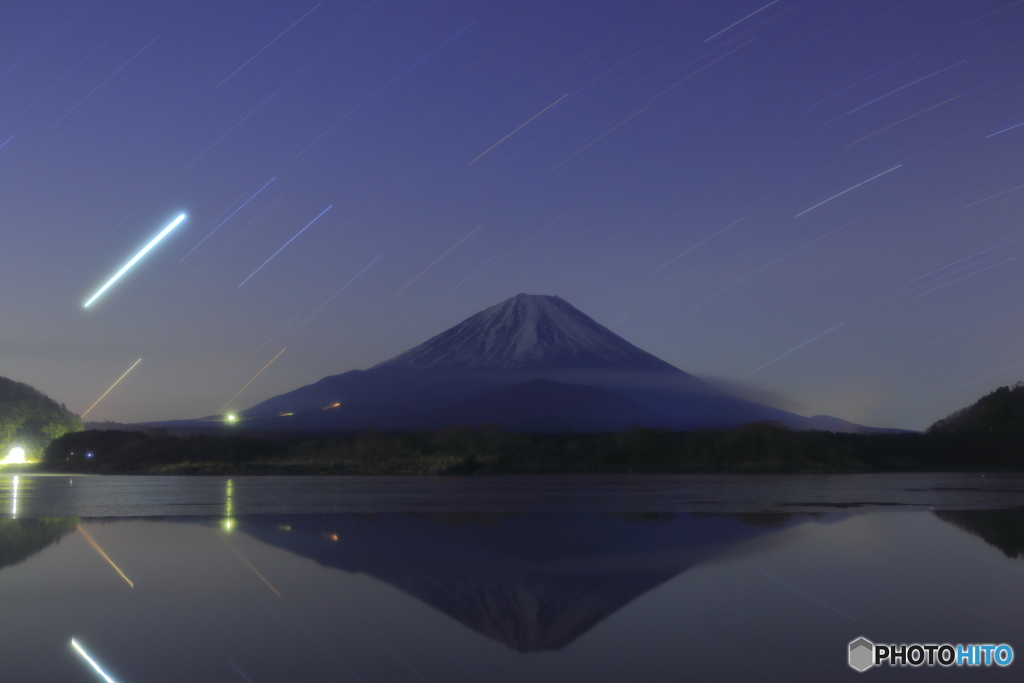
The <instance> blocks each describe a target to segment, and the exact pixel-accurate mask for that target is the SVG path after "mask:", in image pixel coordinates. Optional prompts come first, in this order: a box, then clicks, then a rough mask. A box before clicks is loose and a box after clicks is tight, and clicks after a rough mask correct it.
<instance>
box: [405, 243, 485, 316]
mask: <svg viewBox="0 0 1024 683" xmlns="http://www.w3.org/2000/svg"><path fill="white" fill-rule="evenodd" d="M482 227H484V226H482V225H478V226H477V227H476V230H474V231H473V232H471V233H469V234H468V235H466V236H465V237H463V238H462V239H461V240H459V241H458V242H456V243H455V244H454V245H453V246H452V248H451V249H449V250H448V251H446V252H444V253H443V254H441V255H440V256H438V257H437V260H436V261H434V262H433V263H431V264H430V265H429V266H427V267H426V268H424V269H423V270H422V271H421V272H420V274H419V275H417V276H416V277H414V278H413V279H411V280H409V282H407V283H406V285H405V287H402V288H401V289H400V290H398V291H397V292H395V296H398V295H399V294H401V293H402V292H404V291H405V290H406V289H408V288H409V285H411V284H412V283H414V282H416V281H417V280H419V279H420V278H421V277H423V275H424V274H425V273H426V272H427V271H428V270H430V269H431V268H433V267H434V266H436V265H437V264H438V263H439V262H440V261H441V259H443V258H444V257H445V256H447V255H448V254H450V253H452V252H453V251H455V248H456V247H458V246H459V245H460V244H462V243H463V242H465V241H466V240H468V239H469V238H470V237H472V236H473V235H475V234H476V231H477V230H479V229H480V228H482ZM395 296H393V297H391V298H392V299H394V298H395Z"/></svg>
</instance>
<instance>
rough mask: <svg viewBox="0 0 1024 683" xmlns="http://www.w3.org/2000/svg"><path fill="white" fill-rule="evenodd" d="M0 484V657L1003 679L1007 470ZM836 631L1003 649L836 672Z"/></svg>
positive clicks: (62, 677) (365, 669) (186, 668)
mask: <svg viewBox="0 0 1024 683" xmlns="http://www.w3.org/2000/svg"><path fill="white" fill-rule="evenodd" d="M0 505H2V506H3V507H2V508H0V510H2V511H3V513H4V514H3V519H0V681H3V682H4V683H14V682H20V681H26V682H33V683H34V682H48V681H61V682H62V683H64V682H74V681H83V682H88V681H102V680H104V679H103V678H102V677H101V675H100V674H99V673H98V672H97V671H96V670H95V669H94V667H93V665H92V664H90V662H89V661H88V660H87V659H86V656H85V655H88V657H89V658H91V660H92V661H93V662H95V664H96V666H98V667H100V668H101V669H102V670H103V671H104V672H105V675H107V676H109V678H110V680H113V681H117V683H143V682H146V683H155V682H158V681H190V682H191V681H236V682H243V683H244V682H245V681H251V682H252V683H269V682H271V681H288V682H290V681H364V682H366V683H371V682H382V681H437V682H440V683H445V682H449V681H450V682H454V683H458V682H462V681H466V682H470V681H472V682H475V681H494V682H513V681H530V682H543V681H552V682H553V681H609V682H611V681H624V682H625V681H629V682H632V681H666V682H669V681H671V682H675V681H786V682H789V681H835V680H838V681H842V680H876V679H877V680H907V681H936V680H939V681H944V680H948V681H959V680H968V681H970V680H992V681H1007V680H1010V681H1013V680H1017V681H1024V560H1022V559H1021V557H1022V554H1024V479H1022V478H1021V477H1017V476H1010V475H1003V476H993V475H988V476H986V477H981V476H980V475H970V476H966V475H912V476H911V475H900V476H888V477H887V476H883V475H866V476H851V477H810V478H808V477H742V476H736V477H728V476H715V477H625V478H623V477H605V478H602V477H585V478H562V479H555V478H546V479H545V478H536V479H529V478H512V477H509V478H504V479H500V480H499V479H496V480H487V479H472V478H465V479H414V478H409V479H387V478H365V479H361V478H346V479H315V478H258V479H249V478H233V479H230V480H229V479H224V478H222V479H214V478H201V479H200V478H196V479H173V478H127V477H124V478H121V477H109V478H100V477H74V478H71V477H24V476H23V477H19V478H18V480H17V482H16V483H15V481H14V480H13V478H11V477H8V476H0ZM858 636H865V637H867V638H868V639H869V640H872V641H874V642H876V643H915V642H917V643H947V642H948V643H952V644H957V643H963V644H970V643H994V644H999V643H1007V644H1009V645H1011V646H1013V647H1014V648H1015V650H1016V651H1017V652H1018V654H1017V657H1018V660H1017V661H1014V662H1013V663H1012V664H1011V665H1010V666H1008V667H1005V668H999V667H995V666H992V667H950V668H942V667H937V666H936V667H927V666H922V667H920V668H895V669H891V668H887V667H882V668H878V667H876V668H872V669H870V670H868V671H867V672H865V673H862V674H861V673H857V672H855V671H854V670H852V669H851V668H849V666H848V665H847V646H848V643H850V641H852V640H854V639H855V638H857V637H858ZM72 639H75V643H76V644H77V645H78V648H80V649H76V648H75V647H73V646H72V644H71V643H72Z"/></svg>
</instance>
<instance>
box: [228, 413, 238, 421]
mask: <svg viewBox="0 0 1024 683" xmlns="http://www.w3.org/2000/svg"><path fill="white" fill-rule="evenodd" d="M226 419H227V421H228V422H234V421H235V420H237V419H238V416H237V415H235V414H234V413H231V414H230V415H228V416H227V418H226Z"/></svg>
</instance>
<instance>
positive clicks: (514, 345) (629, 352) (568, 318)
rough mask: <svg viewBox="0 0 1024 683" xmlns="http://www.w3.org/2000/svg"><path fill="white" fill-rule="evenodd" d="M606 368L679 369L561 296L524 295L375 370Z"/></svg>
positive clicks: (664, 370)
mask: <svg viewBox="0 0 1024 683" xmlns="http://www.w3.org/2000/svg"><path fill="white" fill-rule="evenodd" d="M393 367H402V368H407V369H410V370H434V371H446V372H456V371H466V370H536V369H550V368H558V369H562V370H565V369H604V370H609V369H611V370H617V369H629V370H649V371H654V372H667V373H678V372H682V371H681V370H679V369H678V368H676V367H674V366H672V365H669V364H668V363H666V362H665V361H663V360H661V359H660V358H657V357H656V356H653V355H651V354H649V353H647V352H646V351H644V350H642V349H639V348H637V347H636V346H634V345H632V344H630V343H629V342H628V341H626V340H625V339H623V338H622V337H620V336H619V335H617V334H615V333H614V332H612V331H611V330H609V329H608V328H606V327H604V326H603V325H599V324H598V323H596V322H595V321H594V320H593V319H592V318H590V317H589V316H587V315H586V314H584V313H582V312H581V311H579V310H578V309H576V308H575V307H573V306H571V305H569V304H568V303H566V302H565V301H564V300H563V299H561V298H560V297H557V296H531V295H529V294H519V295H517V296H514V297H512V298H511V299H506V300H505V301H503V302H501V303H500V304H497V305H495V306H491V307H490V308H487V309H484V310H482V311H480V312H479V313H477V314H476V315H474V316H471V317H469V318H467V319H466V320H463V321H462V322H461V323H459V324H458V325H456V326H455V327H452V328H449V329H448V330H446V331H444V332H442V333H441V334H439V335H437V336H436V337H433V338H432V339H429V340H427V341H426V342H424V343H422V344H420V345H419V346H416V347H414V348H412V349H409V350H408V351H406V352H405V353H402V354H399V355H398V356H395V357H394V358H392V359H390V360H386V361H384V362H383V363H379V364H377V365H376V366H374V368H393Z"/></svg>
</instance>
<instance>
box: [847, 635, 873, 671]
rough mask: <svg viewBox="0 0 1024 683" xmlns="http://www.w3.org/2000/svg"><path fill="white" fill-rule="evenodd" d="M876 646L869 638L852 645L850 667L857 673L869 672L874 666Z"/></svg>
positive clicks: (854, 642) (855, 641)
mask: <svg viewBox="0 0 1024 683" xmlns="http://www.w3.org/2000/svg"><path fill="white" fill-rule="evenodd" d="M874 655H875V644H874V643H872V642H871V641H870V640H868V639H867V638H863V637H862V638H858V639H857V640H854V641H853V642H851V643H850V666H852V667H853V668H854V669H856V670H857V671H867V670H868V669H870V668H871V667H872V666H873V665H874V663H875V662H874V659H875V656H874Z"/></svg>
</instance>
